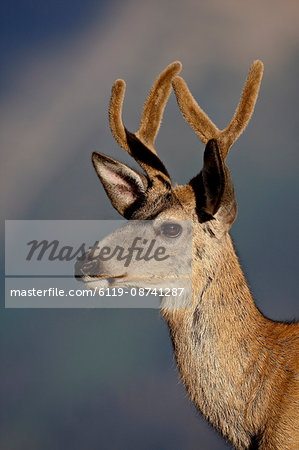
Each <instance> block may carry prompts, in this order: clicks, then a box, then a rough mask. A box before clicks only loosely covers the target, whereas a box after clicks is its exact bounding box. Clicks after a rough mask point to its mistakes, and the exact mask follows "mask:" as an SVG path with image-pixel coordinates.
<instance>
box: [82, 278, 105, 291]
mask: <svg viewBox="0 0 299 450" xmlns="http://www.w3.org/2000/svg"><path fill="white" fill-rule="evenodd" d="M83 283H84V284H85V286H86V287H88V288H89V289H97V290H99V289H107V288H108V287H109V283H108V280H106V279H105V278H91V277H85V278H84V279H83Z"/></svg>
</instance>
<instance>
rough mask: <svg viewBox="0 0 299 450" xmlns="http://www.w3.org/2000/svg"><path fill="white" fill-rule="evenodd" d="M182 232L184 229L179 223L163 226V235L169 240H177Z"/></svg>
mask: <svg viewBox="0 0 299 450" xmlns="http://www.w3.org/2000/svg"><path fill="white" fill-rule="evenodd" d="M181 232H182V227H181V225H179V224H178V223H164V224H163V225H162V226H161V234H163V235H164V236H166V237H169V238H176V237H178V236H179V235H180V234H181Z"/></svg>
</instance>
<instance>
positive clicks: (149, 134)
mask: <svg viewBox="0 0 299 450" xmlns="http://www.w3.org/2000/svg"><path fill="white" fill-rule="evenodd" d="M181 69H182V64H181V63H180V62H179V61H175V62H173V63H171V64H169V66H168V67H166V69H165V70H164V71H163V72H162V73H161V74H160V75H159V77H158V78H157V80H156V81H155V83H154V85H153V87H152V89H151V91H150V93H149V95H148V97H147V100H146V102H145V104H144V108H143V111H142V118H141V122H140V127H139V130H138V131H137V133H136V136H137V137H138V138H139V139H140V140H141V141H142V142H143V143H144V144H145V145H147V146H148V147H150V148H151V149H152V150H153V151H154V152H155V153H156V151H155V149H154V143H155V139H156V136H157V134H158V131H159V128H160V124H161V120H162V116H163V112H164V109H165V106H166V103H167V100H168V98H169V95H170V92H171V88H172V85H171V82H172V80H173V78H174V77H175V76H176V75H177V74H178V73H179V72H180V71H181Z"/></svg>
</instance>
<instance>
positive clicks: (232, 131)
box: [219, 60, 264, 159]
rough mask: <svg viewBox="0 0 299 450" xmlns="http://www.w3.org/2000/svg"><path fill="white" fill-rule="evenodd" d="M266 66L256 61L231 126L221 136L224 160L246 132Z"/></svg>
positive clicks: (251, 68) (220, 141) (220, 142)
mask: <svg viewBox="0 0 299 450" xmlns="http://www.w3.org/2000/svg"><path fill="white" fill-rule="evenodd" d="M263 70H264V65H263V63H262V61H259V60H257V61H254V62H253V63H252V65H251V67H250V71H249V74H248V77H247V80H246V83H245V86H244V89H243V92H242V96H241V100H240V102H239V105H238V107H237V109H236V112H235V114H234V116H233V118H232V120H231V122H230V124H229V125H228V126H227V127H226V128H225V130H223V131H222V132H221V134H220V139H219V145H220V148H221V153H222V157H223V159H225V158H226V156H227V154H228V151H229V149H230V147H231V146H232V144H233V143H234V142H235V141H236V140H237V139H238V137H239V136H240V134H241V133H242V132H243V131H244V130H245V128H246V126H247V124H248V122H249V120H250V118H251V116H252V113H253V110H254V107H255V103H256V100H257V97H258V93H259V89H260V85H261V80H262V76H263Z"/></svg>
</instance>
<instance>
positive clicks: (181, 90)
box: [173, 61, 264, 160]
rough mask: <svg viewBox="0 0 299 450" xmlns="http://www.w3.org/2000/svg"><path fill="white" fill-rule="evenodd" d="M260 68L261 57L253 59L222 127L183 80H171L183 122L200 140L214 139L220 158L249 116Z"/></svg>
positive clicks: (256, 91)
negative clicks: (230, 115)
mask: <svg viewBox="0 0 299 450" xmlns="http://www.w3.org/2000/svg"><path fill="white" fill-rule="evenodd" d="M263 68H264V66H263V63H262V62H261V61H254V62H253V64H252V66H251V68H250V71H249V75H248V78H247V81H246V83H245V86H244V89H243V93H242V96H241V100H240V103H239V105H238V108H237V109H236V112H235V114H234V116H233V118H232V120H231V122H230V124H229V125H228V126H227V127H226V128H225V129H224V130H219V129H218V128H217V127H216V125H215V124H214V123H213V122H212V121H211V120H210V119H209V117H208V116H207V115H206V114H205V112H204V111H203V110H202V109H201V108H200V107H199V106H198V104H197V102H196V101H195V100H194V98H193V97H192V94H191V93H190V91H189V89H188V86H187V84H186V82H185V81H184V80H183V79H182V78H181V77H176V78H174V80H173V88H174V91H175V95H176V98H177V101H178V105H179V107H180V110H181V112H182V114H183V116H184V118H185V120H186V122H188V123H189V125H190V126H191V127H192V128H193V130H194V131H195V133H196V134H197V136H198V137H199V138H200V140H201V141H202V142H203V143H204V144H207V142H208V141H209V140H210V139H217V143H218V146H219V150H220V153H221V157H222V159H223V160H225V158H226V156H227V154H228V151H229V149H230V147H231V146H232V144H233V143H234V142H235V141H236V140H237V139H238V137H239V136H240V134H241V133H242V132H243V131H244V129H245V128H246V126H247V124H248V122H249V120H250V118H251V115H252V113H253V110H254V106H255V102H256V99H257V96H258V92H259V88H260V84H261V79H262V76H263Z"/></svg>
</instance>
